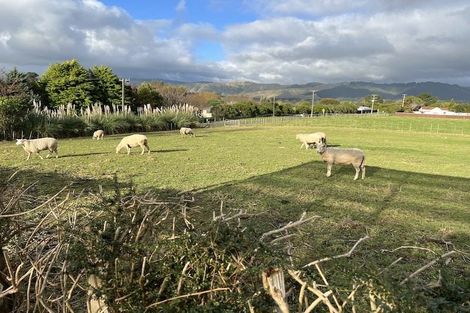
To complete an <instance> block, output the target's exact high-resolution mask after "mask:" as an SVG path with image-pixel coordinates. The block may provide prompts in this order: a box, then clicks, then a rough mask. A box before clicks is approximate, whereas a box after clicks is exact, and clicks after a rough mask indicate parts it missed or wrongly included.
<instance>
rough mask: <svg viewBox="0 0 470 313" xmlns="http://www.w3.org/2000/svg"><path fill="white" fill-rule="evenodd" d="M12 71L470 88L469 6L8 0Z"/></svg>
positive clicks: (1, 44) (4, 27) (415, 1)
mask: <svg viewBox="0 0 470 313" xmlns="http://www.w3.org/2000/svg"><path fill="white" fill-rule="evenodd" d="M0 8H1V9H0V69H3V70H4V71H5V70H10V69H12V68H13V67H16V68H18V69H19V70H21V71H34V72H37V73H39V74H41V73H42V72H43V71H44V70H45V69H47V67H48V66H49V65H50V64H53V63H57V62H62V61H64V60H70V59H73V58H75V59H77V60H78V61H79V62H80V63H81V64H82V65H83V66H85V67H91V66H92V65H108V66H110V67H111V68H112V69H113V71H114V72H115V73H116V74H117V75H118V76H120V77H130V78H131V79H137V78H138V79H163V80H176V81H214V82H225V81H253V82H259V83H280V84H303V83H309V82H324V83H339V82H344V81H370V82H377V83H391V82H412V81H439V82H446V83H453V84H460V85H463V86H470V44H469V43H468V41H469V40H470V1H468V0H446V1H442V0H439V1H437V0H238V1H236V0H128V1H124V0H102V1H98V0H14V1H11V0H0Z"/></svg>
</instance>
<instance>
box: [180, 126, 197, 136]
mask: <svg viewBox="0 0 470 313" xmlns="http://www.w3.org/2000/svg"><path fill="white" fill-rule="evenodd" d="M180 134H181V136H185V135H188V136H194V131H193V130H192V129H191V128H189V127H181V128H180Z"/></svg>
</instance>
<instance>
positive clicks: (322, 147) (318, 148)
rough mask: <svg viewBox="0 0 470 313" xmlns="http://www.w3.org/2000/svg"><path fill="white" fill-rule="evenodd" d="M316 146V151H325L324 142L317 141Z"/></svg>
mask: <svg viewBox="0 0 470 313" xmlns="http://www.w3.org/2000/svg"><path fill="white" fill-rule="evenodd" d="M316 148H317V152H318V153H320V154H322V153H324V152H325V151H326V145H325V144H324V143H321V142H319V143H318V144H317V145H316Z"/></svg>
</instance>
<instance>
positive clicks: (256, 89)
mask: <svg viewBox="0 0 470 313" xmlns="http://www.w3.org/2000/svg"><path fill="white" fill-rule="evenodd" d="M142 81H144V80H142V79H134V80H133V83H134V84H136V83H140V82H142ZM145 81H149V80H145ZM165 82H166V83H168V84H174V85H183V86H185V87H186V88H188V89H189V90H191V91H193V92H203V91H210V92H215V93H218V94H221V95H246V96H249V97H254V98H260V97H268V98H271V97H273V96H276V98H278V99H285V100H297V101H298V100H302V99H305V100H309V99H311V98H312V90H316V91H317V92H316V94H317V95H318V97H319V98H342V99H358V98H363V97H366V96H368V95H371V94H378V95H380V96H382V97H383V98H384V99H401V98H402V96H403V94H407V95H410V96H417V95H420V94H422V93H429V94H431V95H433V96H435V97H437V98H439V99H441V100H450V99H454V100H455V101H465V102H470V87H462V86H459V85H451V84H446V83H439V82H421V83H416V82H411V83H390V84H378V83H371V82H361V81H356V82H342V83H334V84H327V83H319V82H312V83H308V84H294V85H281V84H260V83H253V82H247V81H241V82H240V81H233V82H226V83H220V82H194V83H188V82H177V81H165Z"/></svg>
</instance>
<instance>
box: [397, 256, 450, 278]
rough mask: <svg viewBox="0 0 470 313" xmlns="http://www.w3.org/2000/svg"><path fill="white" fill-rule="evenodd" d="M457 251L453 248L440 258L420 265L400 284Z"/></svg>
mask: <svg viewBox="0 0 470 313" xmlns="http://www.w3.org/2000/svg"><path fill="white" fill-rule="evenodd" d="M456 252H457V251H455V250H452V251H449V252H447V253H445V254H443V255H441V256H440V257H438V258H435V259H434V260H432V261H431V262H429V263H428V264H426V265H424V266H423V267H420V268H419V269H417V270H416V271H414V272H413V273H411V274H410V275H409V276H408V277H407V278H405V279H403V280H402V281H401V282H400V285H403V284H404V283H406V282H407V281H408V280H410V279H411V278H413V277H415V276H416V275H418V274H419V273H421V272H422V271H424V270H425V269H427V268H429V267H431V266H433V265H434V264H436V263H437V261H439V260H441V259H444V258H447V257H448V256H451V255H452V254H454V253H456Z"/></svg>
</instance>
